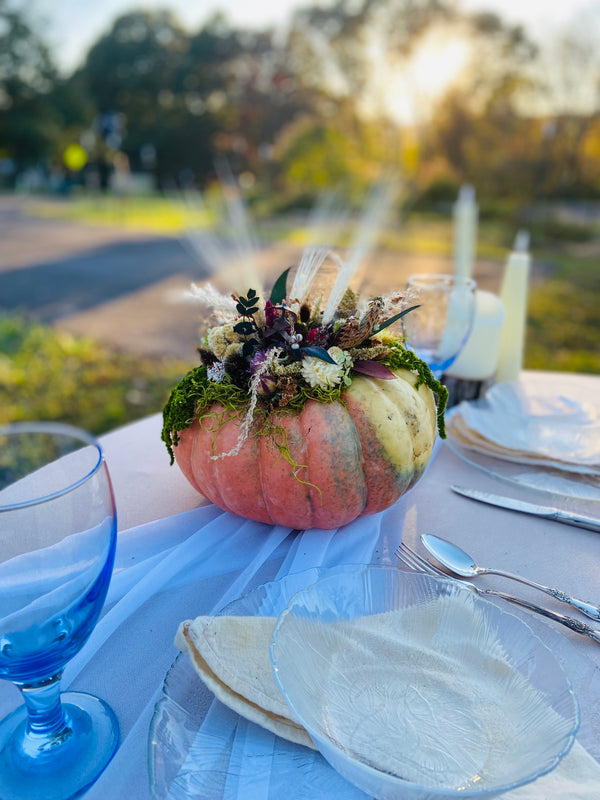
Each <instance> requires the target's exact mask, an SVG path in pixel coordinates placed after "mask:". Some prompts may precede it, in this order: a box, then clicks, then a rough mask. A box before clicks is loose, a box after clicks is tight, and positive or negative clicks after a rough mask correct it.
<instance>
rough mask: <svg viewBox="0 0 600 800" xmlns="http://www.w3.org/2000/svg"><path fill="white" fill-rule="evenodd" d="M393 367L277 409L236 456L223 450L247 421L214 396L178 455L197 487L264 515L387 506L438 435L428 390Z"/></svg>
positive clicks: (307, 521)
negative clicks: (328, 397)
mask: <svg viewBox="0 0 600 800" xmlns="http://www.w3.org/2000/svg"><path fill="white" fill-rule="evenodd" d="M395 375H396V377H395V378H394V379H392V380H380V379H377V378H370V377H366V376H364V375H357V376H356V377H355V378H354V379H353V381H352V383H351V384H350V386H348V387H347V388H346V389H345V390H344V392H343V396H342V398H341V399H340V400H339V401H333V402H328V403H321V402H317V401H315V400H309V401H308V402H307V403H306V404H305V406H304V407H303V408H302V409H301V410H299V411H285V410H282V411H281V412H275V411H273V412H271V413H270V414H269V417H268V418H267V420H265V421H264V423H263V424H262V426H261V430H260V431H258V432H256V433H255V435H250V436H249V437H248V438H247V439H246V440H245V441H244V443H243V444H242V446H241V448H240V450H239V452H237V453H236V454H235V455H222V454H225V453H228V452H229V451H231V450H232V448H235V445H236V443H237V441H238V438H239V435H240V427H241V425H242V420H241V419H240V417H239V415H238V414H236V413H235V412H231V411H230V410H228V409H226V408H224V407H223V406H222V405H219V404H217V403H215V404H213V405H212V406H211V407H210V408H208V409H207V410H206V411H205V412H204V413H203V415H202V417H201V419H200V420H198V419H195V420H194V421H193V422H192V424H191V425H190V427H188V428H187V429H185V430H183V431H181V432H180V433H179V441H178V444H177V445H176V447H175V448H174V451H173V452H174V455H175V459H176V461H177V464H178V466H179V468H180V469H181V471H182V472H183V474H184V475H185V476H186V478H187V479H188V481H189V482H190V483H191V484H192V486H194V488H195V489H197V491H199V492H200V493H201V494H203V495H204V496H205V497H207V498H208V499H209V500H211V501H212V502H213V503H215V504H216V505H217V506H219V507H220V508H222V509H224V510H226V511H231V512H232V513H234V514H239V515H240V516H243V517H247V518H248V519H253V520H257V521H259V522H267V523H272V524H279V525H285V526H288V527H291V528H301V529H304V528H337V527H340V526H341V525H344V524H346V523H348V522H350V521H351V520H353V519H355V518H356V517H358V516H361V515H363V514H373V513H376V512H378V511H382V510H383V509H385V508H387V507H388V506H390V505H392V504H393V503H395V502H396V500H397V499H398V498H399V497H400V496H401V495H402V494H404V493H405V492H406V491H408V489H410V488H411V487H412V486H413V485H414V484H415V483H416V482H417V481H418V480H419V478H420V477H421V475H422V474H423V472H424V470H425V467H426V466H427V463H428V462H429V458H430V456H431V452H432V449H433V444H434V442H435V437H436V424H437V419H436V415H437V411H436V404H435V399H434V395H433V393H432V391H431V389H429V387H427V386H426V385H424V384H421V385H420V386H419V387H418V388H416V386H415V385H416V384H417V381H418V375H417V374H416V373H414V372H411V371H409V370H396V371H395ZM265 431H267V432H265ZM219 456H221V457H219Z"/></svg>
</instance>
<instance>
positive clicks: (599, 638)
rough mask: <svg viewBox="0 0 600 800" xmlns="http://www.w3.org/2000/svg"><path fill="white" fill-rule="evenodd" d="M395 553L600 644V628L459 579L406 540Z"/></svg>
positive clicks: (410, 563) (429, 571)
mask: <svg viewBox="0 0 600 800" xmlns="http://www.w3.org/2000/svg"><path fill="white" fill-rule="evenodd" d="M394 555H395V556H396V558H397V559H398V560H399V561H401V562H402V564H403V565H404V566H405V567H408V568H409V569H411V570H413V571H414V572H422V573H425V574H426V575H436V576H438V577H439V576H441V577H443V578H448V579H449V580H453V581H457V582H458V583H462V584H463V585H464V586H468V587H469V588H470V589H471V590H472V591H474V592H477V593H478V594H483V595H489V596H490V597H501V598H502V599H503V600H506V601H507V602H509V603H514V604H515V605H517V606H522V607H523V608H528V609H529V610H530V611H535V612H536V614H541V615H542V616H543V617H547V618H548V619H551V620H553V621H554V622H559V623H560V624H561V625H565V626H566V627H567V628H570V629H571V630H572V631H575V633H581V634H583V635H584V636H589V637H590V639H593V640H594V641H595V642H598V643H599V644H600V630H597V629H596V628H592V626H591V625H588V624H587V623H586V622H582V621H581V620H578V619H573V617H567V616H565V615H564V614H559V613H558V612H557V611H551V610H550V609H549V608H544V606H536V605H535V604H534V603H530V602H529V601H528V600H524V599H523V598H521V597H515V596H514V595H512V594H505V593H504V592H498V591H496V590H495V589H482V588H481V587H480V586H475V585H474V584H472V583H470V582H469V581H459V580H458V579H457V578H455V577H453V576H451V575H449V574H448V573H447V572H444V570H442V569H440V568H439V567H436V566H435V564H432V563H431V561H428V560H427V559H426V558H423V557H422V556H420V555H419V554H418V553H416V552H415V551H414V550H411V549H410V547H409V546H408V545H407V544H404V542H402V543H401V544H400V547H398V548H397V550H396V552H395V554H394Z"/></svg>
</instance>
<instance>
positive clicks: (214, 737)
mask: <svg viewBox="0 0 600 800" xmlns="http://www.w3.org/2000/svg"><path fill="white" fill-rule="evenodd" d="M334 571H339V570H335V569H329V570H325V569H323V570H309V571H308V572H307V573H299V574H298V575H294V576H288V577H287V578H283V579H282V580H281V581H274V582H272V583H270V584H265V585H264V586H262V587H259V588H258V589H256V590H255V591H253V592H251V593H249V594H248V595H246V596H245V597H244V598H241V599H240V601H235V602H234V603H233V604H231V605H230V606H227V607H226V608H225V609H223V611H222V612H221V613H227V612H229V613H234V612H235V611H236V609H237V610H238V611H239V610H241V611H245V612H246V613H249V612H250V611H251V609H252V608H254V609H256V608H262V609H263V613H265V614H271V613H275V609H276V608H279V609H280V610H283V607H284V606H283V605H282V604H283V603H285V605H287V602H289V599H290V598H291V596H292V594H293V593H295V591H297V590H298V588H300V584H302V583H304V585H305V586H306V585H309V583H310V582H312V580H311V579H312V578H314V576H316V575H324V574H328V573H333V572H334ZM299 575H302V576H303V577H302V578H299ZM307 580H308V582H307ZM271 603H274V605H270V604H271ZM511 612H512V613H516V614H517V615H519V616H521V617H522V618H523V619H524V620H525V621H526V622H527V624H528V625H529V626H530V627H531V629H532V630H533V632H534V633H535V634H536V635H537V636H539V637H540V638H541V639H542V640H543V641H544V642H545V643H546V645H547V646H548V647H550V648H551V650H552V652H553V653H554V654H555V656H556V657H557V658H558V659H559V661H560V662H561V663H563V664H564V665H565V671H566V673H567V675H568V677H569V680H570V681H571V683H572V685H573V688H574V690H575V693H576V695H577V697H578V699H579V702H580V706H581V727H580V730H579V733H578V736H577V740H578V741H579V742H580V743H581V744H582V745H583V746H584V747H585V748H586V749H587V750H588V751H589V752H590V753H591V754H592V755H593V756H594V757H595V758H596V759H598V760H600V667H598V666H596V665H595V664H594V662H593V661H591V660H590V659H589V658H587V657H586V656H585V655H583V653H581V652H580V651H579V650H577V649H576V648H575V647H574V646H573V645H572V643H571V641H570V640H569V639H568V638H567V637H566V636H564V635H563V634H562V633H561V632H559V631H557V630H556V629H554V628H553V627H551V626H550V624H548V623H546V622H545V621H544V620H543V619H541V618H539V617H537V616H536V615H533V614H532V613H530V612H527V611H525V610H520V609H512V608H511ZM255 613H257V612H256V611H255ZM259 613H260V612H259ZM148 756H149V777H150V789H151V794H152V796H153V797H154V798H155V800H164V799H165V798H169V800H191V798H194V799H195V800H226V798H227V800H233V798H240V799H243V798H248V797H253V796H261V797H265V798H269V800H281V798H283V797H285V798H286V800H331V798H334V797H335V798H344V800H367V795H365V794H364V793H363V792H361V791H360V790H359V789H357V788H355V787H353V786H352V785H351V784H349V783H348V782H347V781H345V780H344V779H343V778H342V777H341V776H340V775H339V774H338V773H337V772H335V770H334V769H333V768H332V767H330V766H329V764H328V763H327V762H326V761H325V759H324V758H323V757H322V756H321V755H320V754H319V753H318V752H316V751H312V750H309V749H308V748H305V747H300V746H299V745H295V744H292V743H291V742H287V741H285V740H284V739H281V738H279V737H276V736H274V735H273V734H270V733H269V732H267V731H264V730H263V729H262V728H260V727H258V726H257V725H254V724H252V723H250V722H247V721H246V720H244V719H243V718H242V717H240V716H239V715H238V714H235V713H234V712H232V711H230V710H229V709H228V708H226V707H225V706H224V705H222V704H221V703H219V702H218V701H217V700H215V699H214V696H213V695H212V693H211V692H210V691H208V689H206V687H205V686H204V684H203V683H202V681H201V680H200V678H199V677H198V675H197V674H196V672H195V671H194V669H193V667H192V666H191V663H190V659H189V657H188V656H187V655H186V654H181V655H179V656H178V657H177V659H176V660H175V662H174V664H173V665H172V667H171V668H170V670H169V671H168V673H167V675H166V678H165V681H164V685H163V690H162V696H161V698H160V700H159V701H158V703H157V704H156V708H155V711H154V716H153V719H152V722H151V725H150V734H149V742H148Z"/></svg>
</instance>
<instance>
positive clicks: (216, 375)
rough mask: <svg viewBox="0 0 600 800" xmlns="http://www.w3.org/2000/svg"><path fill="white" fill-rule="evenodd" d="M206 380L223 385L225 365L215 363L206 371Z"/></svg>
mask: <svg viewBox="0 0 600 800" xmlns="http://www.w3.org/2000/svg"><path fill="white" fill-rule="evenodd" d="M206 374H207V375H208V380H209V381H212V382H213V383H223V381H224V379H225V364H224V363H223V362H222V361H215V363H214V364H211V365H210V367H208V369H207V370H206Z"/></svg>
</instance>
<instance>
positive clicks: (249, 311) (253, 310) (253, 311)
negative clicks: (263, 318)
mask: <svg viewBox="0 0 600 800" xmlns="http://www.w3.org/2000/svg"><path fill="white" fill-rule="evenodd" d="M257 311H258V306H252V308H247V309H246V316H247V317H251V316H252V314H256V312H257Z"/></svg>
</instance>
